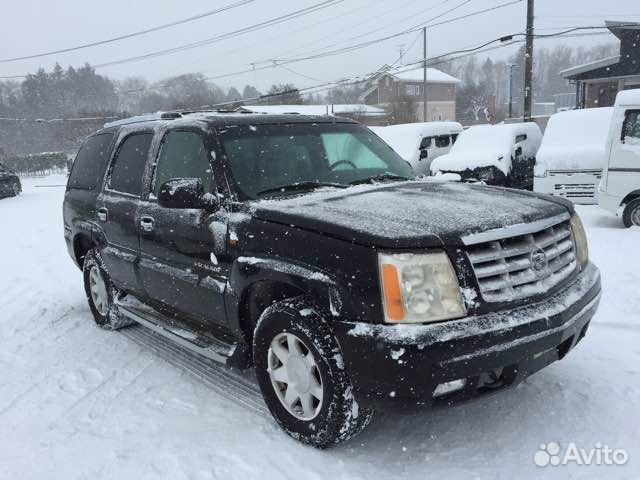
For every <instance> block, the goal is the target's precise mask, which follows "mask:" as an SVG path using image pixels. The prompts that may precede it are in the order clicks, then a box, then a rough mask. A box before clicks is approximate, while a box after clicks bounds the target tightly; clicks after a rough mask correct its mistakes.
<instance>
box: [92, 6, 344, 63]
mask: <svg viewBox="0 0 640 480" xmlns="http://www.w3.org/2000/svg"><path fill="white" fill-rule="evenodd" d="M343 1H344V0H324V1H322V2H320V3H316V4H314V5H311V6H309V7H305V8H302V9H300V10H296V11H294V12H291V13H287V14H286V15H281V16H279V17H275V18H272V19H269V20H266V21H264V22H260V23H256V24H254V25H250V26H248V27H244V28H241V29H239V30H234V31H232V32H228V33H224V34H222V35H216V36H214V37H210V38H206V39H204V40H199V41H197V42H192V43H186V44H183V45H180V46H178V47H174V48H168V49H165V50H158V51H155V52H149V53H146V54H144V55H138V56H135V57H129V58H122V59H120V60H114V61H111V62H106V63H101V64H98V65H94V68H104V67H110V66H113V65H122V64H125V63H131V62H137V61H140V60H145V59H147V58H155V57H160V56H163V55H169V54H172V53H177V52H182V51H184V50H190V49H192V48H197V47H202V46H204V45H211V44H212V43H217V42H220V41H222V40H227V39H229V38H234V37H237V36H240V35H244V34H245V33H250V32H253V31H256V30H261V29H263V28H267V27H271V26H273V25H277V24H279V23H282V22H286V21H289V20H292V19H294V18H298V17H302V16H304V15H309V14H311V13H314V12H316V11H319V10H322V9H324V8H327V7H332V6H334V5H336V4H338V3H341V2H343Z"/></svg>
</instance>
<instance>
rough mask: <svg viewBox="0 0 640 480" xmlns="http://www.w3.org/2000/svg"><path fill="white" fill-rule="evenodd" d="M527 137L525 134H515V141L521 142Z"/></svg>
mask: <svg viewBox="0 0 640 480" xmlns="http://www.w3.org/2000/svg"><path fill="white" fill-rule="evenodd" d="M526 139H527V135H526V134H522V135H516V143H522V142H524V141H525V140H526Z"/></svg>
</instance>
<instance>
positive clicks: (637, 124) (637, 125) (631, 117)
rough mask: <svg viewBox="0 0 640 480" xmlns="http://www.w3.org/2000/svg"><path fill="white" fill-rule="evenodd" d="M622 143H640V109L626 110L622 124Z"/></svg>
mask: <svg viewBox="0 0 640 480" xmlns="http://www.w3.org/2000/svg"><path fill="white" fill-rule="evenodd" d="M621 140H622V143H629V144H632V145H640V110H627V111H626V112H625V115H624V123H623V124H622V138H621Z"/></svg>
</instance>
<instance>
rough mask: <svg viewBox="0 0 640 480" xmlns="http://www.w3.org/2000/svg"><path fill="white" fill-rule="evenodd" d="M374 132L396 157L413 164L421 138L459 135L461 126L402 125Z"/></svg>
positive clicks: (447, 123)
mask: <svg viewBox="0 0 640 480" xmlns="http://www.w3.org/2000/svg"><path fill="white" fill-rule="evenodd" d="M374 131H375V132H376V134H377V135H378V136H379V137H380V138H382V139H383V140H384V141H385V142H386V143H387V144H389V145H390V146H391V148H393V149H394V150H395V151H396V153H397V154H398V155H400V156H401V157H402V158H404V159H405V160H406V161H408V162H409V163H412V164H413V162H416V161H417V160H418V155H419V151H420V142H421V140H422V138H423V137H431V136H435V135H450V134H452V133H460V132H461V131H462V125H460V124H459V123H458V122H419V123H403V124H399V125H390V126H388V127H378V128H375V129H374Z"/></svg>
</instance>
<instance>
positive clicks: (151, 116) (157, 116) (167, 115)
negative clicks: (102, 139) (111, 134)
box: [104, 112, 182, 128]
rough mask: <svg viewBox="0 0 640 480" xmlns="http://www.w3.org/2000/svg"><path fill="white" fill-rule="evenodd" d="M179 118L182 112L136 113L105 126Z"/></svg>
mask: <svg viewBox="0 0 640 480" xmlns="http://www.w3.org/2000/svg"><path fill="white" fill-rule="evenodd" d="M177 118H182V114H181V113H180V112H156V113H147V114H144V115H136V116H135V117H129V118H123V119H122V120H116V121H115V122H108V123H105V124H104V128H109V127H118V126H121V125H129V124H130V123H140V122H150V121H152V120H175V119H177Z"/></svg>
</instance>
